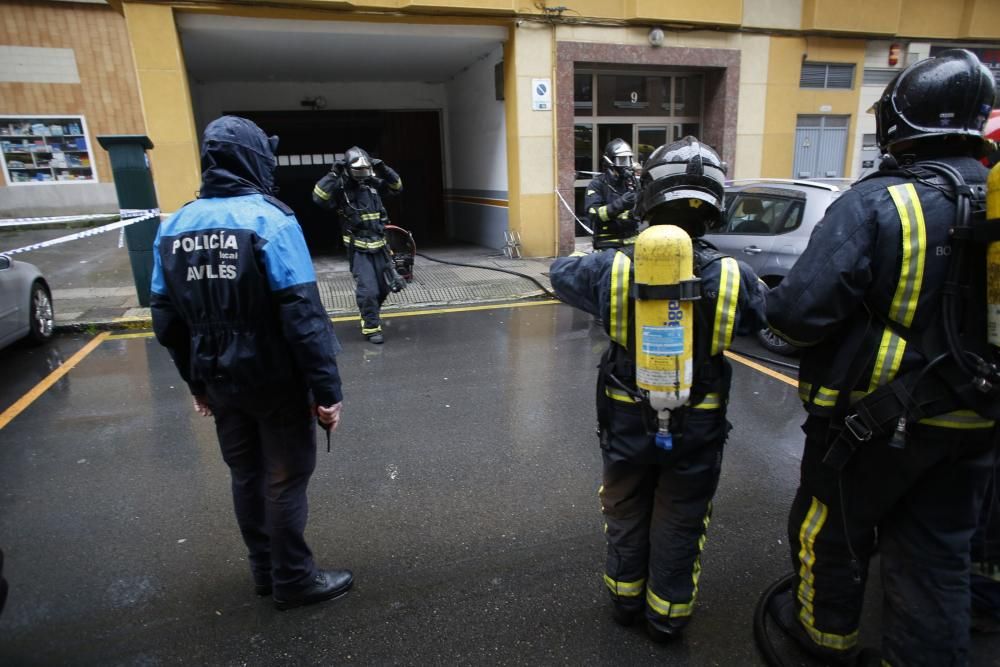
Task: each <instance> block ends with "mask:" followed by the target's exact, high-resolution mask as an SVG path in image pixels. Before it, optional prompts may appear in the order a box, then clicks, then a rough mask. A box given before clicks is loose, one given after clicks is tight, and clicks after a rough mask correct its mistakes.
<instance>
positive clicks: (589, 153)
mask: <svg viewBox="0 0 1000 667" xmlns="http://www.w3.org/2000/svg"><path fill="white" fill-rule="evenodd" d="M573 137H574V145H575V148H574V154H573V155H574V158H573V163H574V165H575V166H574V169H576V178H578V179H579V178H590V177H591V176H592V175H593V174H592V173H591V172H592V171H594V126H593V125H577V126H575V127H574V128H573Z"/></svg>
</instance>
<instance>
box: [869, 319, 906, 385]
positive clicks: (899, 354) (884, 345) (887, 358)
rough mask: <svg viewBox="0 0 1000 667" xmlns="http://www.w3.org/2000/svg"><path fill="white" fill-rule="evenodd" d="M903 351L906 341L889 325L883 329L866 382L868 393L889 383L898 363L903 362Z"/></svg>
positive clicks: (896, 371) (897, 369)
mask: <svg viewBox="0 0 1000 667" xmlns="http://www.w3.org/2000/svg"><path fill="white" fill-rule="evenodd" d="M904 351H906V341H905V340H903V339H902V338H901V337H899V336H898V335H896V333H895V332H894V331H893V330H892V329H890V328H889V327H886V328H885V329H883V331H882V340H881V341H880V342H879V346H878V355H877V356H876V357H875V366H874V367H873V368H872V378H871V381H870V382H869V383H868V393H871V392H873V391H875V390H876V389H878V388H879V387H881V386H882V385H884V384H889V383H890V382H891V381H892V380H893V378H895V377H896V373H898V372H899V365H900V364H901V363H902V362H903V352H904Z"/></svg>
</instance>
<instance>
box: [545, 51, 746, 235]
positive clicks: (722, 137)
mask: <svg viewBox="0 0 1000 667" xmlns="http://www.w3.org/2000/svg"><path fill="white" fill-rule="evenodd" d="M576 65H586V66H600V65H619V66H628V65H663V66H671V67H678V66H680V67H692V68H708V69H707V71H706V72H705V75H706V76H705V110H704V118H705V121H704V132H703V136H701V137H699V138H700V139H702V140H703V141H704V142H705V143H707V144H709V145H710V146H712V147H713V148H715V149H716V150H717V151H718V152H719V154H720V155H721V156H722V159H723V160H725V161H726V162H727V163H728V164H730V165H733V164H735V158H736V113H737V111H736V110H737V106H738V98H739V85H740V52H739V51H738V50H736V49H700V48H690V47H676V46H662V47H658V48H653V47H649V46H629V45H624V44H599V43H592V42H559V43H558V44H557V46H556V125H557V127H556V132H557V137H556V141H557V144H558V146H559V151H558V153H557V155H556V160H557V161H558V165H557V166H558V173H559V182H558V186H557V187H558V188H559V192H560V193H561V194H562V196H563V197H564V198H565V199H566V201H567V202H570V203H572V202H573V200H574V198H573V180H574V179H573V176H574V174H575V168H574V150H575V145H574V141H573V124H574V117H575V115H574V109H573V71H574V67H575V66H576ZM730 168H732V167H730ZM575 224H576V223H575V222H574V220H573V217H572V215H570V213H569V212H568V211H567V210H566V208H565V207H564V206H562V205H561V204H560V207H559V254H567V253H569V252H572V251H573V248H574V226H575Z"/></svg>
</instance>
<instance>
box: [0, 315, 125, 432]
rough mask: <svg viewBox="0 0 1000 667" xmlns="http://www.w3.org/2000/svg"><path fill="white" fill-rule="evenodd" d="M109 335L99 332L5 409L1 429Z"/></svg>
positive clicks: (0, 420) (0, 422)
mask: <svg viewBox="0 0 1000 667" xmlns="http://www.w3.org/2000/svg"><path fill="white" fill-rule="evenodd" d="M108 337H109V334H108V332H107V331H105V332H103V333H100V334H98V335H97V336H96V337H95V338H94V339H93V340H91V341H90V342H89V343H87V344H86V345H84V346H83V347H82V348H80V350H78V351H77V353H76V354H74V355H73V356H72V357H70V358H69V359H67V360H66V361H65V362H64V363H63V365H62V366H60V367H59V368H57V369H55V370H54V371H52V372H51V373H49V374H48V375H47V376H46V377H45V379H44V380H42V381H41V382H39V383H38V384H36V385H35V386H34V388H32V389H31V391H29V392H28V393H27V394H25V395H24V396H22V397H21V398H19V399H18V400H17V402H16V403H14V405H12V406H10V407H9V408H7V409H6V410H4V411H3V413H2V414H0V429H3V427H5V426H6V425H7V424H9V423H10V422H11V420H13V419H14V417H17V416H18V415H19V414H21V413H22V412H24V411H25V410H27V409H28V406H29V405H31V404H32V403H34V402H35V400H36V399H37V398H38V397H39V396H41V395H42V394H44V393H45V392H46V391H48V389H49V387H51V386H52V385H54V384H55V383H56V382H58V381H59V379H60V378H61V377H62V376H64V375H66V373H69V372H70V371H71V370H72V369H73V367H74V366H76V365H77V364H78V363H80V362H81V361H83V359H84V357H86V356H87V355H88V354H90V353H91V352H93V351H94V348H96V347H97V346H98V345H100V344H101V343H103V342H104V341H105V339H107V338H108Z"/></svg>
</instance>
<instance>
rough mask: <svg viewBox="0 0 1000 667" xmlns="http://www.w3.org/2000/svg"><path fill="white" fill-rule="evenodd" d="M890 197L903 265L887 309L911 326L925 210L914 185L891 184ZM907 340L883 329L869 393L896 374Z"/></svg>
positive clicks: (924, 237) (920, 271)
mask: <svg viewBox="0 0 1000 667" xmlns="http://www.w3.org/2000/svg"><path fill="white" fill-rule="evenodd" d="M889 195H890V196H891V197H892V201H893V203H894V204H895V205H896V212H897V213H898V214H899V225H900V243H901V246H902V248H901V252H902V263H901V264H900V268H899V282H898V283H897V284H896V291H895V293H894V294H893V297H892V305H891V306H890V307H889V319H891V320H893V321H894V322H898V323H899V324H902V325H903V326H905V327H908V326H910V324H912V323H913V316H914V315H915V314H916V312H917V302H918V301H919V299H920V290H921V288H922V287H923V283H924V259H925V255H926V253H927V230H926V228H925V227H924V211H923V208H921V206H920V199H919V197H917V190H916V188H914V187H913V183H904V184H902V185H893V186H892V187H890V188H889ZM905 350H906V341H905V340H903V339H902V338H901V337H900V336H898V335H897V334H896V333H895V332H894V331H893V330H892V329H891V328H890V327H885V330H884V331H883V332H882V340H881V342H880V343H879V349H878V356H877V357H876V358H875V366H874V367H873V368H872V377H871V380H870V381H869V383H868V391H869V392H872V391H875V389H876V388H878V387H880V386H882V385H884V384H888V383H889V382H891V381H892V380H893V379H894V378H895V377H896V374H897V373H898V372H899V366H900V364H901V363H902V361H903V352H904V351H905Z"/></svg>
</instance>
